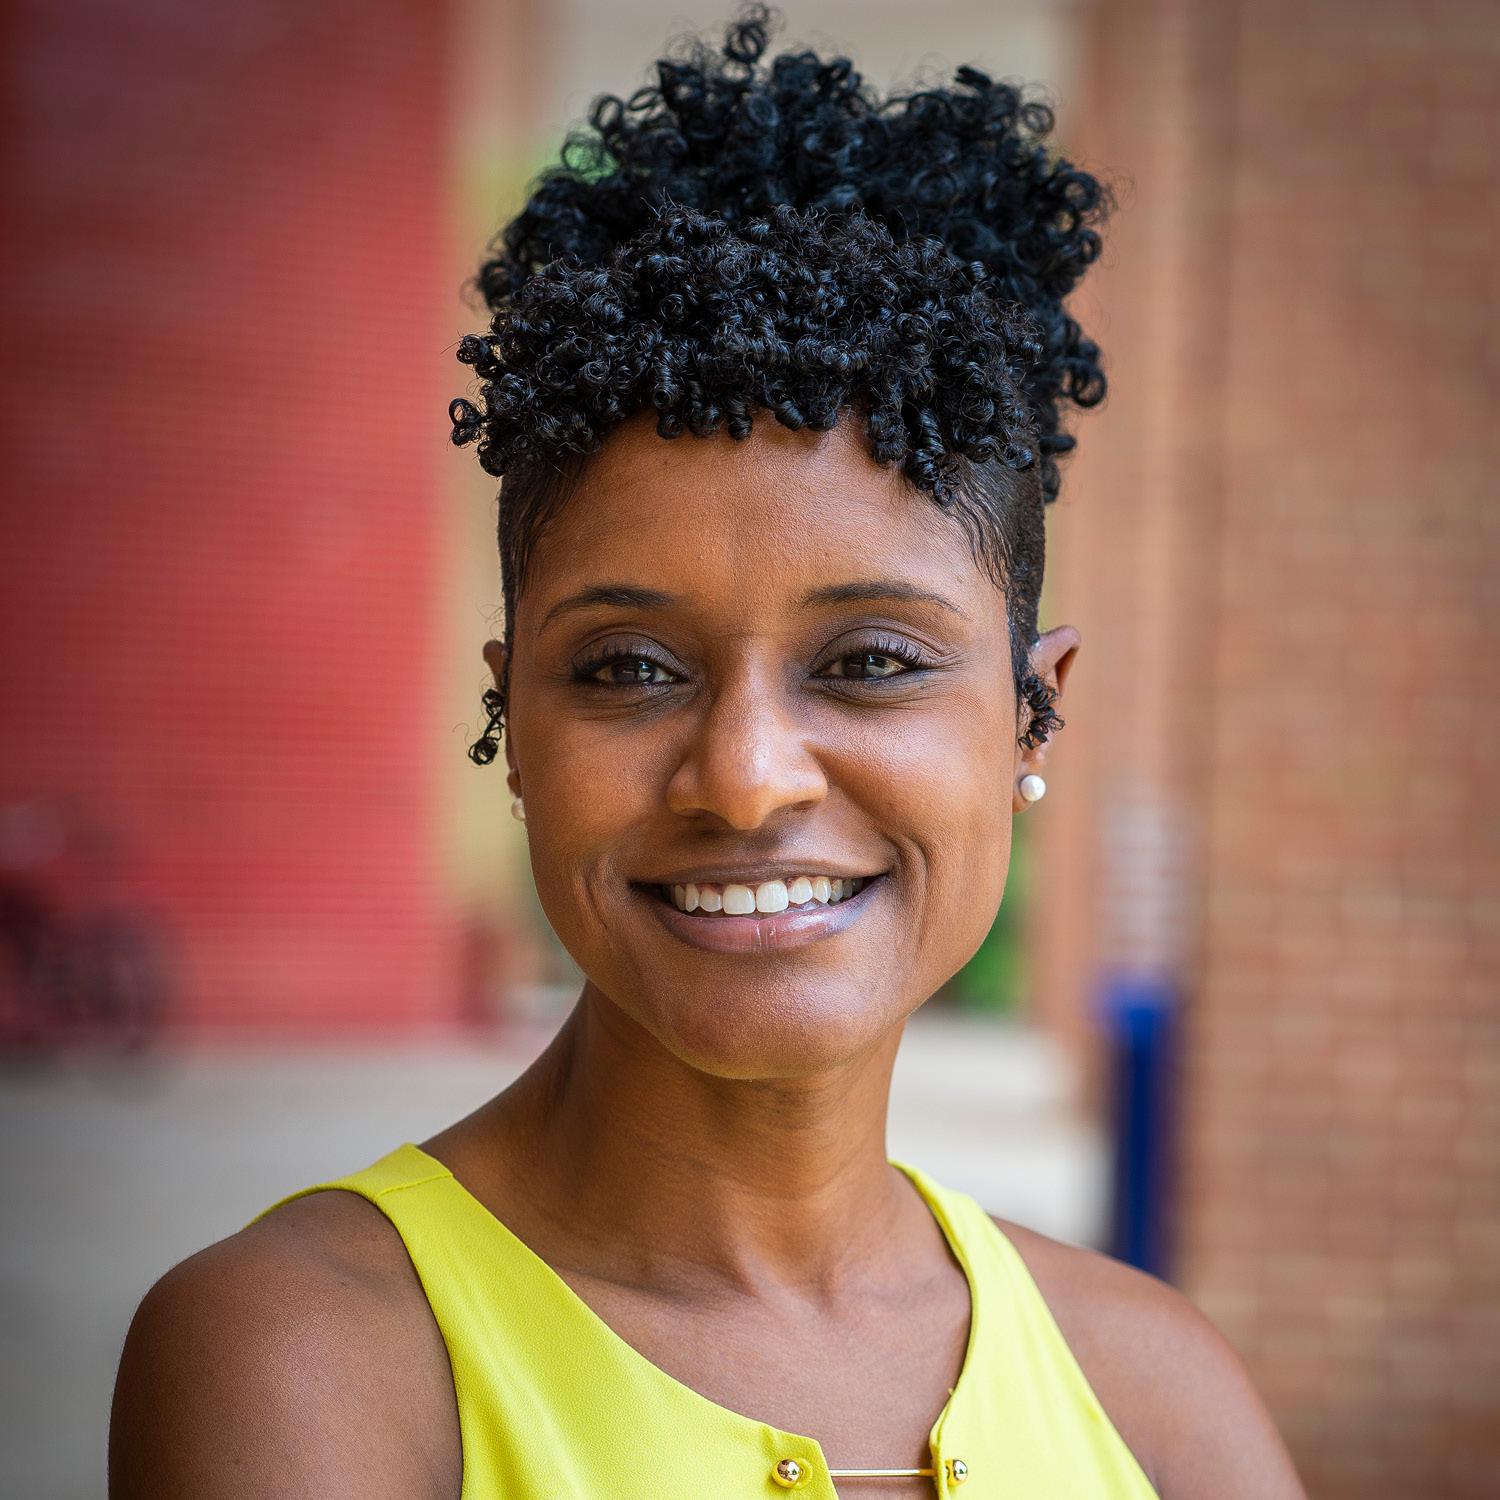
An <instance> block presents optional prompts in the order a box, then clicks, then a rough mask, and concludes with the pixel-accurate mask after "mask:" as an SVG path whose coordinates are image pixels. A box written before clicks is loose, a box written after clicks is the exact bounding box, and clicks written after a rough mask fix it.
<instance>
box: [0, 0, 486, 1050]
mask: <svg viewBox="0 0 1500 1500" xmlns="http://www.w3.org/2000/svg"><path fill="white" fill-rule="evenodd" d="M445 14H446V12H445V8H444V7H443V6H441V5H435V4H422V3H416V0H405V3H402V0H362V3H360V4H352V3H342V0H321V3H318V4H315V5H309V4H299V3H292V0H243V3H239V4H236V5H234V6H231V7H224V6H209V7H201V6H200V7H192V6H182V5H178V4H169V3H165V0H138V3H135V4H132V5H130V6H123V7H122V6H108V5H105V6H101V5H97V4H89V3H86V0H63V3H57V0H54V3H50V4H45V5H44V4H40V3H30V4H21V5H17V6H11V7H8V9H7V19H6V23H5V25H6V33H7V35H6V42H7V45H6V47H5V49H4V54H5V61H4V63H3V67H4V73H5V80H6V84H5V93H6V97H7V99H8V112H7V113H8V118H7V122H6V123H7V126H8V127H9V128H8V129H7V139H8V148H7V151H6V155H5V167H4V173H5V178H6V181H5V192H6V201H7V206H8V208H9V210H10V213H11V216H12V223H13V225H20V226H24V232H23V233H19V234H15V235H12V236H8V237H7V240H8V246H9V248H8V251H7V256H8V261H7V265H6V273H5V276H4V278H3V295H4V299H5V310H4V311H5V323H6V341H7V346H8V347H7V360H6V372H5V376H4V380H5V406H6V411H7V417H8V421H7V431H6V443H5V463H6V476H5V477H6V493H5V499H4V505H3V514H0V556H3V557H4V560H5V587H4V590H3V591H0V624H3V630H4V639H5V642H6V651H5V655H4V659H3V665H0V804H4V805H5V806H6V807H8V808H9V809H11V810H12V812H13V813H14V810H15V809H17V808H30V809H37V808H41V809H45V810H46V812H45V816H46V818H47V819H52V820H53V822H54V823H56V824H57V826H59V827H65V828H66V829H67V830H70V832H68V834H67V837H69V838H74V839H75V842H76V841H78V839H79V833H78V831H79V830H92V832H90V833H88V835H87V838H85V839H83V840H82V844H87V843H88V841H89V840H92V841H93V842H94V843H95V844H97V843H99V842H100V841H104V842H108V843H109V844H110V845H111V846H112V847H113V849H114V850H115V852H116V855H117V856H118V859H117V862H116V863H115V864H113V865H112V866H111V867H110V869H109V870H108V871H107V872H105V873H101V871H100V869H99V868H98V865H99V861H97V860H94V861H93V866H94V868H93V874H94V876H95V877H96V879H95V884H96V886H97V887H98V889H96V890H95V891H94V894H93V897H92V898H91V899H95V900H98V901H102V902H105V903H107V904H112V905H115V906H118V907H122V908H124V909H127V910H128V911H129V912H131V913H133V914H135V916H136V917H138V918H139V919H141V920H151V921H156V922H159V923H160V924H161V925H162V927H163V928H164V930H166V931H167V932H169V933H170V934H171V935H172V942H173V953H174V955H175V957H174V962H173V966H174V969H175V972H176V975H177V981H178V983H177V989H176V995H177V1010H176V1012H175V1019H177V1020H179V1021H182V1022H185V1023H188V1024H191V1025H194V1026H207V1025H214V1026H223V1025H229V1024H234V1025H239V1024H247V1025H254V1026H265V1025H273V1026H281V1027H285V1026H301V1025H303V1024H311V1023H322V1022H342V1023H345V1024H359V1025H366V1024H369V1023H372V1022H374V1023H378V1022H381V1021H412V1020H420V1019H423V1018H427V1017H438V1016H442V1015H445V1014H447V1013H448V1012H449V1011H450V1010H451V1009H452V1007H453V1006H454V1005H455V1003H456V1001H455V987H454V985H453V983H452V975H451V973H450V969H451V967H452V965H453V963H454V961H455V958H454V955H453V953H452V951H451V940H450V936H449V934H448V932H447V931H446V927H445V918H444V916H443V914H442V912H441V910H440V904H439V902H438V901H437V899H436V896H435V885H436V875H435V872H434V870H433V864H434V854H433V847H432V838H431V831H430V824H431V822H432V808H431V805H430V804H431V801H432V794H431V790H430V788H429V785H428V782H429V779H430V775H431V764H432V754H431V751H430V750H429V748H428V745H429V742H430V738H431V736H432V733H433V720H434V717H435V713H436V699H435V695H434V694H433V692H432V689H431V683H432V678H433V662H434V656H435V644H436V642H435V636H436V630H435V626H434V618H433V617H434V612H435V610H436V608H437V595H438V589H437V578H438V574H437V562H436V558H435V551H436V548H435V529H436V526H437V521H438V510H437V507H438V505H439V503H440V491H439V489H438V486H437V484H436V482H435V479H436V476H437V475H438V473H439V471H440V466H441V464H442V463H443V460H444V457H445V454H446V451H447V450H446V448H445V444H444V439H445V436H446V423H445V420H444V416H443V408H444V405H445V403H446V400H447V398H448V397H449V396H450V395H451V394H452V390H451V389H450V387H451V386H452V385H453V375H452V371H451V368H450V366H451V357H450V356H448V355H447V354H446V353H445V350H444V345H445V344H446V343H447V342H448V341H449V340H450V339H451V338H452V337H453V331H452V328H451V327H450V325H451V324H452V323H453V320H454V314H455V310H456V293H457V281H456V278H454V277H451V276H450V275H449V274H448V263H447V262H446V261H444V260H443V258H442V253H443V251H444V250H445V248H446V247H444V246H443V245H442V243H441V241H442V236H443V225H444V223H445V222H446V220H445V206H446V198H445V194H446V190H447V182H446V179H445V173H446V170H447V157H446V153H447V146H446V134H445V132H446V115H445V86H446V85H445V78H444V69H445V67H446V63H447V58H446V36H445ZM444 727H445V728H446V725H445V726H444ZM59 810H61V811H59ZM59 819H60V821H59ZM38 826H45V825H38V824H37V822H36V820H35V819H34V818H33V819H32V821H31V822H30V823H27V822H26V820H25V819H21V820H20V821H17V819H16V818H15V817H12V818H11V819H10V820H9V821H8V822H6V823H5V825H4V827H5V828H6V829H8V830H9V831H10V833H11V834H13V835H15V837H13V838H12V839H11V842H10V843H9V844H8V845H7V849H6V858H7V859H8V860H11V861H12V862H15V861H17V860H19V861H20V862H21V863H22V864H25V863H26V862H27V861H28V860H30V861H32V862H33V863H36V861H37V860H40V863H41V864H47V863H48V862H49V860H50V861H51V862H52V863H54V864H55V863H56V861H55V859H52V857H51V856H50V855H49V856H47V857H46V858H42V857H41V855H40V854H39V853H38V848H37V840H36V839H35V838H33V837H30V836H29V835H26V836H22V835H23V834H24V830H25V828H27V827H29V828H32V829H33V830H35V828H36V827H38ZM18 830H20V832H18ZM50 837H51V835H50V834H49V835H47V836H46V837H43V838H42V840H41V844H42V845H43V846H45V845H47V843H48V838H50ZM53 842H54V843H55V842H56V839H53ZM80 846H82V845H80ZM45 852H46V851H45V848H44V849H43V850H42V854H45ZM55 852H56V851H55V850H54V851H53V853H54V854H55ZM75 853H76V850H75ZM75 864H76V860H75ZM42 873H43V874H45V873H46V872H45V871H43V872H42ZM63 884H64V885H66V886H67V891H66V892H65V894H66V895H67V896H68V898H69V899H72V900H75V901H76V900H77V899H79V891H80V885H79V882H78V880H77V878H76V871H75V872H74V874H73V875H69V876H67V877H66V878H65V879H64V880H63Z"/></svg>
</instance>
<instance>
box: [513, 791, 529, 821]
mask: <svg viewBox="0 0 1500 1500" xmlns="http://www.w3.org/2000/svg"><path fill="white" fill-rule="evenodd" d="M510 815H511V817H513V818H514V819H515V820H516V822H518V823H524V822H525V821H526V804H525V803H524V802H522V801H521V799H520V798H519V797H512V798H511V799H510Z"/></svg>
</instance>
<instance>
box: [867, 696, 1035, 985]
mask: <svg viewBox="0 0 1500 1500" xmlns="http://www.w3.org/2000/svg"><path fill="white" fill-rule="evenodd" d="M1012 719H1013V714H1012V710H1011V706H1010V704H1009V703H1008V702H999V703H997V702H995V701H993V700H991V699H990V698H988V697H984V696H981V695H980V694H978V693H974V694H963V695H961V696H960V697H958V698H957V699H956V700H955V701H954V702H953V703H951V704H949V705H945V711H944V712H943V713H941V714H938V713H931V714H921V715H916V714H914V715H912V716H910V717H909V718H907V719H905V720H904V721H902V720H898V721H896V722H894V723H892V724H890V725H888V726H887V727H885V728H884V729H883V730H882V731H881V732H880V733H879V734H877V735H872V736H870V737H869V738H868V739H867V740H864V741H862V742H861V744H860V745H859V746H858V747H857V750H856V753H854V754H851V755H850V756H848V757H847V758H846V759H845V760H844V761H843V762H842V764H841V767H840V776H841V779H842V780H843V782H844V784H845V785H846V787H847V789H848V791H849V793H850V795H851V796H852V797H853V798H854V799H855V800H856V801H857V802H858V803H859V805H860V807H861V808H862V809H863V810H864V811H865V812H866V813H867V814H868V816H869V817H870V818H871V820H872V821H873V822H875V823H876V824H877V825H878V826H879V827H881V828H882V829H883V830H885V831H886V832H887V833H888V835H889V836H890V837H891V838H892V840H893V841H894V842H895V843H896V844H897V847H898V848H899V849H900V851H901V857H902V861H903V864H904V865H905V866H906V867H907V870H906V875H907V884H908V889H909V892H910V894H911V896H912V897H913V898H914V899H915V901H916V902H917V905H918V908H919V910H920V913H921V918H922V922H923V927H922V930H921V932H920V934H919V935H918V941H919V942H920V943H921V944H922V945H923V946H924V947H927V946H931V947H932V948H934V949H935V950H936V951H935V952H934V953H933V955H932V956H933V958H934V960H936V961H937V962H938V963H939V964H942V963H948V962H952V963H954V964H955V966H957V965H958V964H962V963H963V962H965V961H966V960H967V959H968V958H969V957H970V956H971V955H972V953H973V951H974V949H976V948H977V947H978V946H979V944H980V942H981V941H982V940H983V939H984V936H985V934H986V933H987V932H988V931H989V928H990V924H991V923H992V922H993V920H994V915H995V912H996V910H997V909H998V908H999V905H1000V901H1001V898H1002V897H1003V895H1004V892H1005V881H1006V875H1007V872H1008V870H1009V866H1010V846H1011V818H1012V807H1011V802H1012V790H1011V788H1012V781H1013V775H1014V771H1015V766H1016V759H1015V754H1014V740H1015V733H1014V730H1013V728H1012ZM955 954H957V957H956V959H955V957H954V955H955Z"/></svg>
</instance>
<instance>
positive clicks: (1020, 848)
mask: <svg viewBox="0 0 1500 1500" xmlns="http://www.w3.org/2000/svg"><path fill="white" fill-rule="evenodd" d="M1013 828H1014V833H1013V836H1012V842H1011V854H1010V877H1009V879H1008V880H1007V881H1006V883H1005V899H1004V900H1003V901H1002V902H1001V903H1000V910H999V912H997V913H996V915H995V920H994V923H993V924H992V925H991V927H990V930H989V932H988V933H986V934H985V939H984V941H983V942H982V943H981V944H980V945H979V951H978V952H977V953H976V954H975V955H974V957H973V958H971V959H970V960H969V961H968V963H966V964H965V965H964V966H963V968H961V969H960V970H959V971H958V973H957V974H955V975H954V976H953V978H952V979H951V980H949V981H948V984H947V985H946V986H945V987H944V993H945V994H947V995H948V996H950V997H951V998H952V1000H953V1002H954V1003H955V1004H956V1005H957V1006H958V1008H959V1009H960V1010H962V1011H964V1012H966V1013H967V1014H969V1015H976V1016H994V1017H996V1018H997V1019H998V1018H1008V1017H1010V1016H1013V1015H1014V1014H1015V1013H1016V1011H1017V1010H1018V1009H1019V1008H1020V1005H1021V995H1022V991H1023V989H1024V988H1025V983H1026V956H1025V945H1024V943H1023V942H1022V933H1023V931H1024V928H1025V924H1026V913H1027V908H1028V905H1029V897H1030V892H1031V878H1030V877H1031V847H1030V842H1031V841H1030V839H1029V838H1028V837H1027V833H1026V820H1025V819H1024V818H1017V819H1016V820H1015V823H1014V824H1013Z"/></svg>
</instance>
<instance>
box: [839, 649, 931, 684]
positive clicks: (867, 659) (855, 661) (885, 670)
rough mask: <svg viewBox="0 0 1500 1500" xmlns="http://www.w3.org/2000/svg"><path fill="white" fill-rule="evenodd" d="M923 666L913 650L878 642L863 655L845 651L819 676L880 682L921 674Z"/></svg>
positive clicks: (859, 652)
mask: <svg viewBox="0 0 1500 1500" xmlns="http://www.w3.org/2000/svg"><path fill="white" fill-rule="evenodd" d="M923 666H924V662H923V659H922V656H921V655H920V653H919V652H918V651H917V649H916V647H915V646H907V645H905V644H904V643H903V644H898V643H897V642H896V641H895V640H881V641H877V642H876V643H875V644H874V645H873V646H870V647H868V648H866V649H865V650H863V651H846V652H845V653H844V654H843V655H842V656H838V657H835V658H834V659H833V660H832V661H831V662H830V663H829V664H828V666H827V667H826V668H824V670H823V671H822V672H820V673H819V674H818V675H819V676H821V677H835V678H842V679H843V680H844V681H846V682H883V681H885V680H886V679H888V678H891V677H901V676H904V675H905V674H906V673H908V672H915V671H920V670H921V669H922V667H923Z"/></svg>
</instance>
